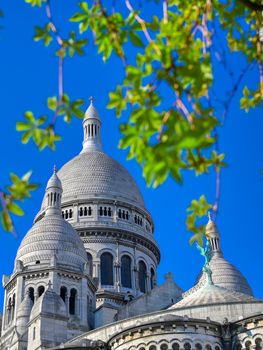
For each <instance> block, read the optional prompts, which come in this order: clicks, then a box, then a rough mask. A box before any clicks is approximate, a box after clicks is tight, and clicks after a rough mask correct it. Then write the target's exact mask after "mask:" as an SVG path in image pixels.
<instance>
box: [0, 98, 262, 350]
mask: <svg viewBox="0 0 263 350" xmlns="http://www.w3.org/2000/svg"><path fill="white" fill-rule="evenodd" d="M101 127H102V125H101V120H100V117H99V114H98V112H97V110H96V109H95V107H94V105H93V102H92V103H91V105H90V107H89V108H88V110H87V111H86V113H85V118H84V120H83V131H84V139H83V149H82V151H81V153H80V154H79V155H78V156H77V157H75V158H73V159H72V160H71V161H69V162H68V163H67V164H65V165H64V166H63V167H62V168H61V169H60V171H59V172H58V174H57V172H56V169H54V173H53V175H52V177H51V178H50V180H49V181H48V184H47V188H46V193H45V196H44V199H43V202H42V206H41V209H40V211H39V213H38V214H37V215H36V217H35V221H34V225H33V226H32V228H31V229H30V230H29V231H28V233H27V234H26V236H25V238H24V239H23V241H22V243H21V245H20V247H19V249H18V252H17V256H16V260H15V264H14V271H13V273H12V275H11V276H3V287H4V289H5V300H4V310H3V319H2V331H1V338H0V350H40V349H41V350H42V349H43V350H44V349H51V348H52V349H55V348H56V349H62V348H65V349H75V350H76V349H101V350H102V349H105V350H110V349H112V350H137V349H138V350H194V349H195V350H223V349H226V350H230V349H233V350H241V349H243V350H245V349H248V350H249V349H256V350H260V349H261V350H262V349H263V300H261V299H256V298H254V297H253V292H252V289H251V287H250V286H249V284H248V282H247V280H246V279H245V277H244V276H243V275H242V274H241V272H240V271H239V270H238V269H237V268H236V267H235V266H233V265H232V264H231V263H229V262H228V261H227V260H226V259H225V257H224V256H223V252H222V250H221V247H220V235H219V232H218V230H217V227H216V225H215V223H214V222H213V221H212V220H209V222H208V224H207V227H206V234H207V236H208V237H209V260H210V262H209V264H208V267H209V268H207V267H206V269H205V270H202V271H201V273H200V275H199V276H198V278H197V283H196V284H195V286H193V287H192V288H191V289H190V290H188V291H186V292H184V291H183V290H182V289H181V288H180V287H179V286H178V285H177V284H176V283H175V282H174V281H173V278H172V276H171V274H169V273H168V274H167V275H166V276H165V282H164V283H163V284H162V285H159V286H157V284H156V280H157V268H158V264H159V262H160V251H159V247H158V244H157V243H156V241H155V239H154V224H153V220H152V218H151V214H150V213H149V212H148V211H147V209H146V208H145V205H144V201H143V198H142V196H141V193H140V191H139V189H138V187H137V185H136V184H135V182H134V180H133V178H132V177H131V176H130V174H129V173H128V172H127V171H126V169H125V168H123V167H122V166H121V165H120V164H119V163H117V162H116V161H115V160H113V159H112V158H110V157H109V156H107V155H106V154H105V153H104V152H103V151H102V144H101V135H100V132H101ZM209 271H210V272H209ZM208 272H209V273H208Z"/></svg>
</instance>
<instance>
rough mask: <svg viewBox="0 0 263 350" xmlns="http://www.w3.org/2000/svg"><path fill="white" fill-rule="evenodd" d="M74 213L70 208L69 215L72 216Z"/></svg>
mask: <svg viewBox="0 0 263 350" xmlns="http://www.w3.org/2000/svg"><path fill="white" fill-rule="evenodd" d="M72 215H73V211H72V209H69V217H70V218H72Z"/></svg>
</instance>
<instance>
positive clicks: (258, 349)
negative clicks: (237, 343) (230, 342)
mask: <svg viewBox="0 0 263 350" xmlns="http://www.w3.org/2000/svg"><path fill="white" fill-rule="evenodd" d="M255 344H256V350H262V349H263V341H262V339H261V338H256V340H255Z"/></svg>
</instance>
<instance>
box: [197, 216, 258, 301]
mask: <svg viewBox="0 0 263 350" xmlns="http://www.w3.org/2000/svg"><path fill="white" fill-rule="evenodd" d="M206 235H207V237H208V239H209V242H210V248H211V260H210V262H209V267H210V269H211V271H212V280H213V283H214V284H215V285H216V286H219V287H223V288H226V289H228V290H230V291H233V292H239V293H244V294H248V295H251V296H252V295H253V292H252V289H251V287H250V285H249V284H248V282H247V280H246V278H245V277H244V276H243V275H242V273H241V272H240V271H239V270H238V269H237V268H236V267H235V266H234V265H233V264H231V263H230V262H229V261H228V260H227V259H225V258H224V256H223V252H222V249H221V243H220V233H219V230H218V228H217V226H216V223H215V222H214V221H213V220H212V218H211V217H209V221H208V224H207V226H206ZM205 280H206V274H205V273H204V272H203V271H201V272H200V273H199V275H198V277H197V280H196V284H198V283H201V284H203V283H204V281H205Z"/></svg>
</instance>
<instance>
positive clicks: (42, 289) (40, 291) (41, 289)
mask: <svg viewBox="0 0 263 350" xmlns="http://www.w3.org/2000/svg"><path fill="white" fill-rule="evenodd" d="M44 291H45V287H43V286H39V287H38V289H37V295H38V296H39V297H41V295H42V294H43V293H44Z"/></svg>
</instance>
